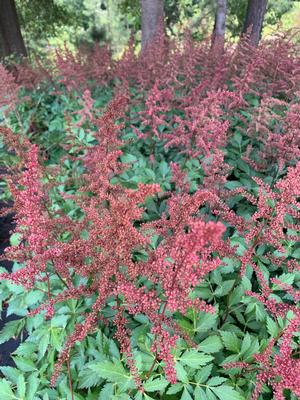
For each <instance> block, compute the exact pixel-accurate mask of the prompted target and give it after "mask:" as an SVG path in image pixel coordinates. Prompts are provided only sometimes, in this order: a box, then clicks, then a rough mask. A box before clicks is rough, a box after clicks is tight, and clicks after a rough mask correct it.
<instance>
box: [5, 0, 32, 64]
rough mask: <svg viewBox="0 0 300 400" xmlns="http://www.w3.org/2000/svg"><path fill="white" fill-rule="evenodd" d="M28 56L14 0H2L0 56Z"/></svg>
mask: <svg viewBox="0 0 300 400" xmlns="http://www.w3.org/2000/svg"><path fill="white" fill-rule="evenodd" d="M11 54H17V55H19V56H26V48H25V44H24V40H23V37H22V34H21V29H20V24H19V20H18V15H17V10H16V5H15V2H14V0H0V58H4V57H7V56H10V55H11Z"/></svg>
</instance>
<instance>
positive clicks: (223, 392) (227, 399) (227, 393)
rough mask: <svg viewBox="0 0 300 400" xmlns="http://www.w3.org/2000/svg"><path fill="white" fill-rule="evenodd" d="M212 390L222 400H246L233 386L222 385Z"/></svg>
mask: <svg viewBox="0 0 300 400" xmlns="http://www.w3.org/2000/svg"><path fill="white" fill-rule="evenodd" d="M211 390H212V391H213V392H214V393H215V394H216V395H217V396H218V397H219V399H220V400H246V399H245V398H244V397H243V396H242V395H241V394H240V393H238V392H237V391H235V390H234V389H233V388H232V387H231V386H226V385H222V386H218V387H211Z"/></svg>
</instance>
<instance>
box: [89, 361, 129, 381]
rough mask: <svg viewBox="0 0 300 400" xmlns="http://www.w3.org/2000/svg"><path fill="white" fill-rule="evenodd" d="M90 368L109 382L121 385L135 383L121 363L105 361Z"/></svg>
mask: <svg viewBox="0 0 300 400" xmlns="http://www.w3.org/2000/svg"><path fill="white" fill-rule="evenodd" d="M88 368H89V369H91V370H92V371H94V372H95V373H97V374H99V377H101V378H103V379H106V380H108V381H109V382H114V383H120V384H130V382H131V383H133V379H132V376H131V375H130V374H129V373H128V372H127V371H126V370H125V369H124V367H123V365H122V364H121V363H112V362H110V361H103V362H101V363H94V364H91V365H89V367H88Z"/></svg>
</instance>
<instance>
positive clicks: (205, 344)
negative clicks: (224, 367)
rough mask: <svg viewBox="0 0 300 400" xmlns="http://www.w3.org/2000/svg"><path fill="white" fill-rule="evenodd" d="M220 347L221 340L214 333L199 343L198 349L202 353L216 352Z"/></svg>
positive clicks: (221, 345)
mask: <svg viewBox="0 0 300 400" xmlns="http://www.w3.org/2000/svg"><path fill="white" fill-rule="evenodd" d="M222 347H223V344H222V341H221V339H220V338H219V336H216V335H213V336H209V337H207V338H206V339H204V340H203V341H202V342H201V343H200V344H199V350H200V351H203V352H204V353H217V352H218V351H220V350H221V349H222Z"/></svg>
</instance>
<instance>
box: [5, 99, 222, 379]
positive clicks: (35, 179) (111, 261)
mask: <svg viewBox="0 0 300 400" xmlns="http://www.w3.org/2000/svg"><path fill="white" fill-rule="evenodd" d="M86 97H88V96H86ZM126 103H127V100H126V95H124V94H118V95H116V97H115V98H114V99H113V100H112V102H111V103H110V104H109V106H108V107H107V110H106V112H105V113H104V114H103V115H102V116H101V117H99V118H95V119H93V121H92V122H93V124H94V125H95V126H96V127H97V132H95V139H96V141H97V144H96V145H95V146H93V147H89V148H86V149H85V150H84V151H83V149H82V148H78V149H77V154H75V155H72V159H73V161H75V158H76V159H77V160H78V161H79V162H80V163H82V167H83V168H84V172H83V173H82V174H81V175H80V176H79V178H76V177H72V178H71V179H73V180H74V184H75V185H76V192H75V193H66V192H60V191H58V190H57V189H56V186H57V183H56V182H55V179H53V178H51V167H43V166H42V165H41V162H40V161H41V160H40V159H39V149H38V147H37V146H36V145H29V146H28V149H27V152H26V154H25V156H24V157H23V167H22V168H23V171H21V173H20V178H19V180H18V182H14V180H13V178H11V179H9V185H10V188H11V192H12V194H13V196H14V199H15V210H16V213H17V214H16V223H17V227H16V231H15V232H17V233H18V234H19V235H20V236H21V238H22V241H21V243H20V244H19V245H18V246H14V247H10V248H8V250H7V252H6V254H7V257H9V258H10V259H14V260H16V261H18V262H21V263H24V264H23V265H24V266H23V267H22V268H21V269H19V270H17V271H15V272H13V273H12V274H2V276H1V277H2V279H9V280H11V281H13V282H15V283H17V284H22V285H23V286H24V287H25V288H27V289H28V290H30V289H32V288H36V287H37V286H36V285H37V283H38V282H46V283H47V287H48V289H47V291H46V294H47V297H48V299H47V301H46V302H44V303H43V304H41V305H40V306H39V307H38V308H37V309H36V310H32V311H31V314H36V313H37V312H40V311H42V310H45V311H46V318H51V317H52V316H53V314H54V313H55V307H56V304H57V303H58V302H61V301H64V300H67V299H71V298H75V299H77V298H81V297H85V298H88V297H89V298H90V299H91V300H92V304H91V307H90V310H89V311H88V312H87V313H86V315H85V316H84V321H83V322H82V323H78V324H77V326H76V327H75V330H74V332H73V333H72V334H71V335H70V336H69V338H68V339H67V341H66V343H65V347H64V349H63V350H62V352H61V353H60V356H59V358H58V361H57V364H56V368H55V371H54V373H53V377H52V383H53V384H54V383H55V381H56V379H57V377H58V374H59V371H60V368H61V366H62V364H63V363H64V362H66V361H68V360H69V357H70V352H71V349H72V348H73V346H74V344H75V343H76V342H77V341H82V340H83V339H84V338H85V337H86V336H87V335H88V334H89V333H91V332H93V330H94V329H95V328H96V327H97V326H98V324H99V321H105V317H104V315H103V313H102V310H103V308H104V307H105V305H106V303H107V301H108V299H109V298H111V297H113V298H114V302H115V306H114V308H115V316H114V317H113V318H112V320H111V321H110V320H109V319H108V320H107V321H106V323H112V322H114V323H115V325H116V332H115V336H116V338H117V339H118V341H119V342H120V348H121V350H122V352H123V353H124V355H126V358H127V363H128V365H129V367H130V368H131V371H132V373H133V375H134V376H135V377H136V383H137V385H140V378H139V377H138V375H137V371H136V369H135V366H134V363H133V358H132V357H133V356H132V349H131V342H130V331H129V327H128V325H127V323H128V316H130V315H133V316H135V315H137V314H141V313H142V314H144V315H145V316H147V318H148V319H149V321H150V323H151V325H152V328H151V332H152V333H153V335H154V342H153V346H152V350H153V351H154V352H155V354H156V357H155V361H156V360H159V359H161V360H163V361H164V368H165V373H166V377H167V378H168V379H169V381H170V382H173V383H174V382H175V381H176V373H175V369H174V361H173V357H172V353H171V350H172V348H173V347H174V346H175V345H176V340H177V338H178V337H180V335H183V336H184V334H183V332H181V330H180V328H179V327H178V326H177V325H176V324H175V323H174V320H173V318H172V315H173V314H174V313H175V312H181V313H185V312H186V311H187V310H188V308H190V307H194V308H195V309H198V310H205V311H207V312H213V308H212V307H211V306H208V305H206V304H205V303H204V302H203V301H200V300H199V299H197V298H196V299H192V298H190V291H191V289H193V288H194V287H195V286H196V285H197V284H198V283H199V281H200V280H201V279H203V277H204V276H205V275H206V274H207V273H208V272H210V271H212V270H214V269H216V268H217V266H218V265H219V264H220V260H219V258H218V257H216V256H213V253H215V252H217V251H218V249H219V248H221V247H222V246H221V243H222V240H221V237H222V234H223V232H224V227H223V225H222V224H221V223H215V222H205V221H204V220H202V219H201V218H200V217H199V216H198V217H197V210H198V208H199V207H200V206H201V204H203V201H204V199H205V193H204V194H203V193H202V192H201V191H198V192H196V193H195V194H194V195H189V194H186V193H182V194H181V193H180V192H179V193H175V194H174V195H172V196H171V198H170V199H169V200H168V208H167V212H166V214H164V215H163V216H162V220H161V221H154V222H151V223H144V224H143V223H142V220H143V213H144V211H145V207H144V206H142V204H143V203H144V202H145V199H146V197H147V196H153V195H156V194H157V193H158V192H160V188H159V186H158V185H143V184H139V185H138V187H137V189H136V190H134V189H126V188H124V187H122V186H121V185H120V184H113V183H112V182H111V180H112V179H113V178H115V177H116V176H117V175H118V174H120V172H122V170H123V169H124V165H122V164H121V163H120V161H119V157H120V155H121V154H122V151H121V150H120V146H121V145H122V142H121V141H120V139H119V138H118V134H119V129H120V127H121V125H116V123H115V120H116V119H118V120H120V119H122V118H124V110H125V108H126ZM89 117H90V116H89ZM83 118H86V115H84V116H83ZM53 193H56V195H58V196H59V197H60V199H61V200H60V201H66V200H69V201H72V202H73V203H74V204H77V206H78V215H79V216H78V217H77V218H76V217H71V216H68V215H65V214H64V213H63V212H61V211H60V212H59V211H57V210H56V207H55V204H53V201H54V200H53V199H54V198H55V197H53ZM139 221H140V222H139ZM138 222H139V224H138V225H137V223H138ZM139 225H140V226H139ZM65 234H67V235H68V237H69V238H68V240H61V238H62V236H63V235H65ZM153 235H158V237H159V238H160V243H159V245H158V246H157V247H156V248H153V247H151V246H150V244H151V238H152V237H153ZM142 250H144V251H146V253H147V257H146V259H145V260H144V261H142V260H139V261H138V260H136V259H134V257H133V255H134V252H136V251H142ZM54 275H56V276H57V277H58V278H59V279H60V280H61V282H62V283H63V287H64V290H63V291H61V292H60V293H56V294H55V296H54V295H53V293H52V287H51V277H52V276H54ZM75 277H80V278H81V283H80V284H77V285H75V283H74V282H75ZM152 368H153V367H152ZM150 371H151V370H150Z"/></svg>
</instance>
